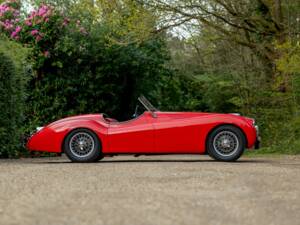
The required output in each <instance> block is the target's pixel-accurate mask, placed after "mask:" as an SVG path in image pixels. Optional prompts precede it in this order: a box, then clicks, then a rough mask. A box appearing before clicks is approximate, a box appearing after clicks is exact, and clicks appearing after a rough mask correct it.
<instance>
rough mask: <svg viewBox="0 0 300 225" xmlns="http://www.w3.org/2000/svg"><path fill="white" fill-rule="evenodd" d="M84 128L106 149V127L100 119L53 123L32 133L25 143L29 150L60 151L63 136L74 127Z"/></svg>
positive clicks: (103, 149)
mask: <svg viewBox="0 0 300 225" xmlns="http://www.w3.org/2000/svg"><path fill="white" fill-rule="evenodd" d="M79 128H86V129H90V130H92V131H93V132H94V133H95V134H96V135H97V136H98V138H99V140H100V141H101V145H102V151H105V150H106V149H107V131H108V127H106V126H105V124H103V123H101V122H100V121H99V122H98V121H93V120H73V121H68V122H61V123H57V122H56V123H53V124H49V125H48V126H46V127H44V128H43V129H42V130H40V131H38V132H37V133H35V134H33V135H32V136H31V137H30V138H29V140H28V143H27V145H26V146H27V148H28V149H29V150H31V151H46V152H55V153H61V152H62V151H63V149H62V144H63V141H64V139H65V137H66V136H67V135H68V133H69V132H71V131H72V130H74V129H79Z"/></svg>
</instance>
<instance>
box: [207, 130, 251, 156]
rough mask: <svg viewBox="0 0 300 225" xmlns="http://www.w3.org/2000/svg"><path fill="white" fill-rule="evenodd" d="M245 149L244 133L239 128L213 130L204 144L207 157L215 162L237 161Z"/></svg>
mask: <svg viewBox="0 0 300 225" xmlns="http://www.w3.org/2000/svg"><path fill="white" fill-rule="evenodd" d="M221 138H222V139H221ZM229 146H230V147H229ZM245 147H246V138H245V135H244V133H243V132H242V131H241V130H240V129H239V128H237V127H235V126H231V125H224V126H220V127H217V128H216V129H214V130H213V131H212V132H211V133H210V134H209V136H208V138H207V142H206V149H207V153H208V154H209V156H210V157H212V158H213V159H215V160H217V161H224V162H232V161H236V160H238V159H239V158H240V157H241V155H242V154H243V153H244V151H245Z"/></svg>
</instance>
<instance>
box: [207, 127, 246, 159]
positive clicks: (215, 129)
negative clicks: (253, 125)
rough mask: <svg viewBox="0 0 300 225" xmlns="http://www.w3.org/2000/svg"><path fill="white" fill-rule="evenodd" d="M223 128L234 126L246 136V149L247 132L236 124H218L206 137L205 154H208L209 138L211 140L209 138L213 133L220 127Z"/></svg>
mask: <svg viewBox="0 0 300 225" xmlns="http://www.w3.org/2000/svg"><path fill="white" fill-rule="evenodd" d="M222 126H232V127H235V128H237V129H239V130H240V131H241V132H242V134H243V135H244V138H245V147H247V146H248V139H247V135H246V133H245V131H244V130H243V129H242V128H240V127H239V126H237V125H236V124H233V123H221V124H217V125H216V126H214V127H212V128H211V129H210V130H209V132H208V133H207V134H206V137H205V153H207V144H208V138H209V136H210V135H211V133H212V132H213V131H214V130H216V129H218V128H219V127H222Z"/></svg>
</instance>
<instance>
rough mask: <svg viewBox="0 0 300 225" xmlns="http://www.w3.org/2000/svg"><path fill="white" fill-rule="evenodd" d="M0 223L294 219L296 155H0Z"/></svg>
mask: <svg viewBox="0 0 300 225" xmlns="http://www.w3.org/2000/svg"><path fill="white" fill-rule="evenodd" d="M0 224H1V225H10V224H20V225H21V224H22V225H27V224H28V225H29V224H30V225H35V224H39V225H47V224H53V225H64V224H70V225H76V224H87V225H93V224H97V225H98V224H99V225H101V224H103V225H122V224H129V225H135V224H136V225H143V224H155V225H160V224H162V225H169V224H170V225H176V224H187V225H193V224H195V225H199V224H214V225H218V224H222V225H223V224H230V225H232V224H259V225H263V224H268V225H269V224H280V225H282V224H285V225H286V224H297V225H299V224H300V157H299V156H284V157H275V158H269V157H268V158H247V157H244V158H242V159H240V161H238V162H237V163H220V162H215V161H212V160H211V159H210V158H208V157H206V156H197V155H193V156H174V155H171V156H148V157H146V156H141V157H139V158H134V157H133V156H118V157H114V158H106V159H104V160H103V161H100V162H99V163H92V164H75V163H70V162H69V160H68V159H67V158H65V157H62V158H43V159H21V160H0Z"/></svg>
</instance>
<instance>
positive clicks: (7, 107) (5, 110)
mask: <svg viewBox="0 0 300 225" xmlns="http://www.w3.org/2000/svg"><path fill="white" fill-rule="evenodd" d="M0 59H1V60H0V98H1V101H0V115H1V117H0V146H1V148H0V157H1V158H3V157H15V156H17V153H18V150H19V148H20V129H19V128H20V123H21V121H22V108H23V107H22V106H23V102H22V95H23V93H22V87H21V82H20V79H19V77H20V76H19V74H18V70H17V68H16V67H15V65H14V63H13V61H12V60H11V59H10V58H9V57H8V56H6V55H5V54H4V53H2V52H0Z"/></svg>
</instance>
